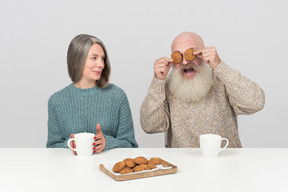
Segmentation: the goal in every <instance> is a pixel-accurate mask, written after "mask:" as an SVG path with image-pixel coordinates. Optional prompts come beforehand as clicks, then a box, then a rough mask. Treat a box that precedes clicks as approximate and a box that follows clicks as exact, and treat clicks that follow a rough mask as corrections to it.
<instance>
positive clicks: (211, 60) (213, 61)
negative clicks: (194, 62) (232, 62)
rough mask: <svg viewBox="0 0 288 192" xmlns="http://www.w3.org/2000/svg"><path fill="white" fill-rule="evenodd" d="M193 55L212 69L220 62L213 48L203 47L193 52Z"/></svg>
mask: <svg viewBox="0 0 288 192" xmlns="http://www.w3.org/2000/svg"><path fill="white" fill-rule="evenodd" d="M193 54H194V55H196V56H197V57H198V58H200V59H202V60H203V61H205V62H206V63H208V64H209V66H210V67H211V68H212V69H215V68H216V67H217V66H218V65H219V63H220V62H221V59H220V57H219V56H218V54H217V51H216V49H215V47H204V48H202V49H200V50H197V51H194V53H193Z"/></svg>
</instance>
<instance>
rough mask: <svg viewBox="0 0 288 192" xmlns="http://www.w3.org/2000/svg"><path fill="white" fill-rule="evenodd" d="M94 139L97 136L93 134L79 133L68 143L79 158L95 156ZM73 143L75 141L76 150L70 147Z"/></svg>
mask: <svg viewBox="0 0 288 192" xmlns="http://www.w3.org/2000/svg"><path fill="white" fill-rule="evenodd" d="M94 137H95V134H93V133H86V132H85V133H77V134H75V135H74V138H71V139H69V140H68V141H67V145H68V147H69V148H70V149H71V150H73V151H76V152H77V155H78V156H90V155H92V154H93V142H95V140H94ZM71 141H75V144H76V148H75V149H73V148H72V147H71V146H70V142H71Z"/></svg>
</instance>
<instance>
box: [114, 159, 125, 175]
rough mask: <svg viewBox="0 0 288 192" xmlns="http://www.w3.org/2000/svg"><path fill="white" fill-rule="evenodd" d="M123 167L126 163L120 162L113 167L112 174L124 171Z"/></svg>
mask: <svg viewBox="0 0 288 192" xmlns="http://www.w3.org/2000/svg"><path fill="white" fill-rule="evenodd" d="M125 166H126V163H125V162H124V161H120V162H118V163H116V164H115V165H114V166H113V172H114V173H119V172H120V171H121V170H122V169H124V167H125Z"/></svg>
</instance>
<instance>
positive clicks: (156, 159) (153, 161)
mask: <svg viewBox="0 0 288 192" xmlns="http://www.w3.org/2000/svg"><path fill="white" fill-rule="evenodd" d="M149 163H153V164H154V165H160V164H161V159H160V158H158V157H151V158H150V159H149Z"/></svg>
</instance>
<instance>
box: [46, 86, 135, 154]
mask: <svg viewBox="0 0 288 192" xmlns="http://www.w3.org/2000/svg"><path fill="white" fill-rule="evenodd" d="M98 123H99V124H100V126H101V131H102V133H103V134H104V136H105V139H106V147H105V149H104V150H109V149H112V148H117V147H121V148H124V147H138V144H137V142H136V140H135V136H134V127H133V121H132V116H131V110H130V107H129V103H128V99H127V96H126V94H125V92H124V91H123V90H122V89H121V88H119V87H117V86H116V85H113V84H109V85H107V86H106V87H105V88H99V87H93V88H89V89H79V88H77V87H75V86H74V84H73V83H71V84H70V85H68V86H67V87H65V88H64V89H62V90H60V91H58V92H56V93H54V94H53V95H52V96H51V97H50V98H49V101H48V140H47V144H46V147H47V148H67V147H68V146H67V141H68V139H70V135H71V134H72V133H74V134H76V133H80V132H87V133H94V134H96V125H97V124H98Z"/></svg>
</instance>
